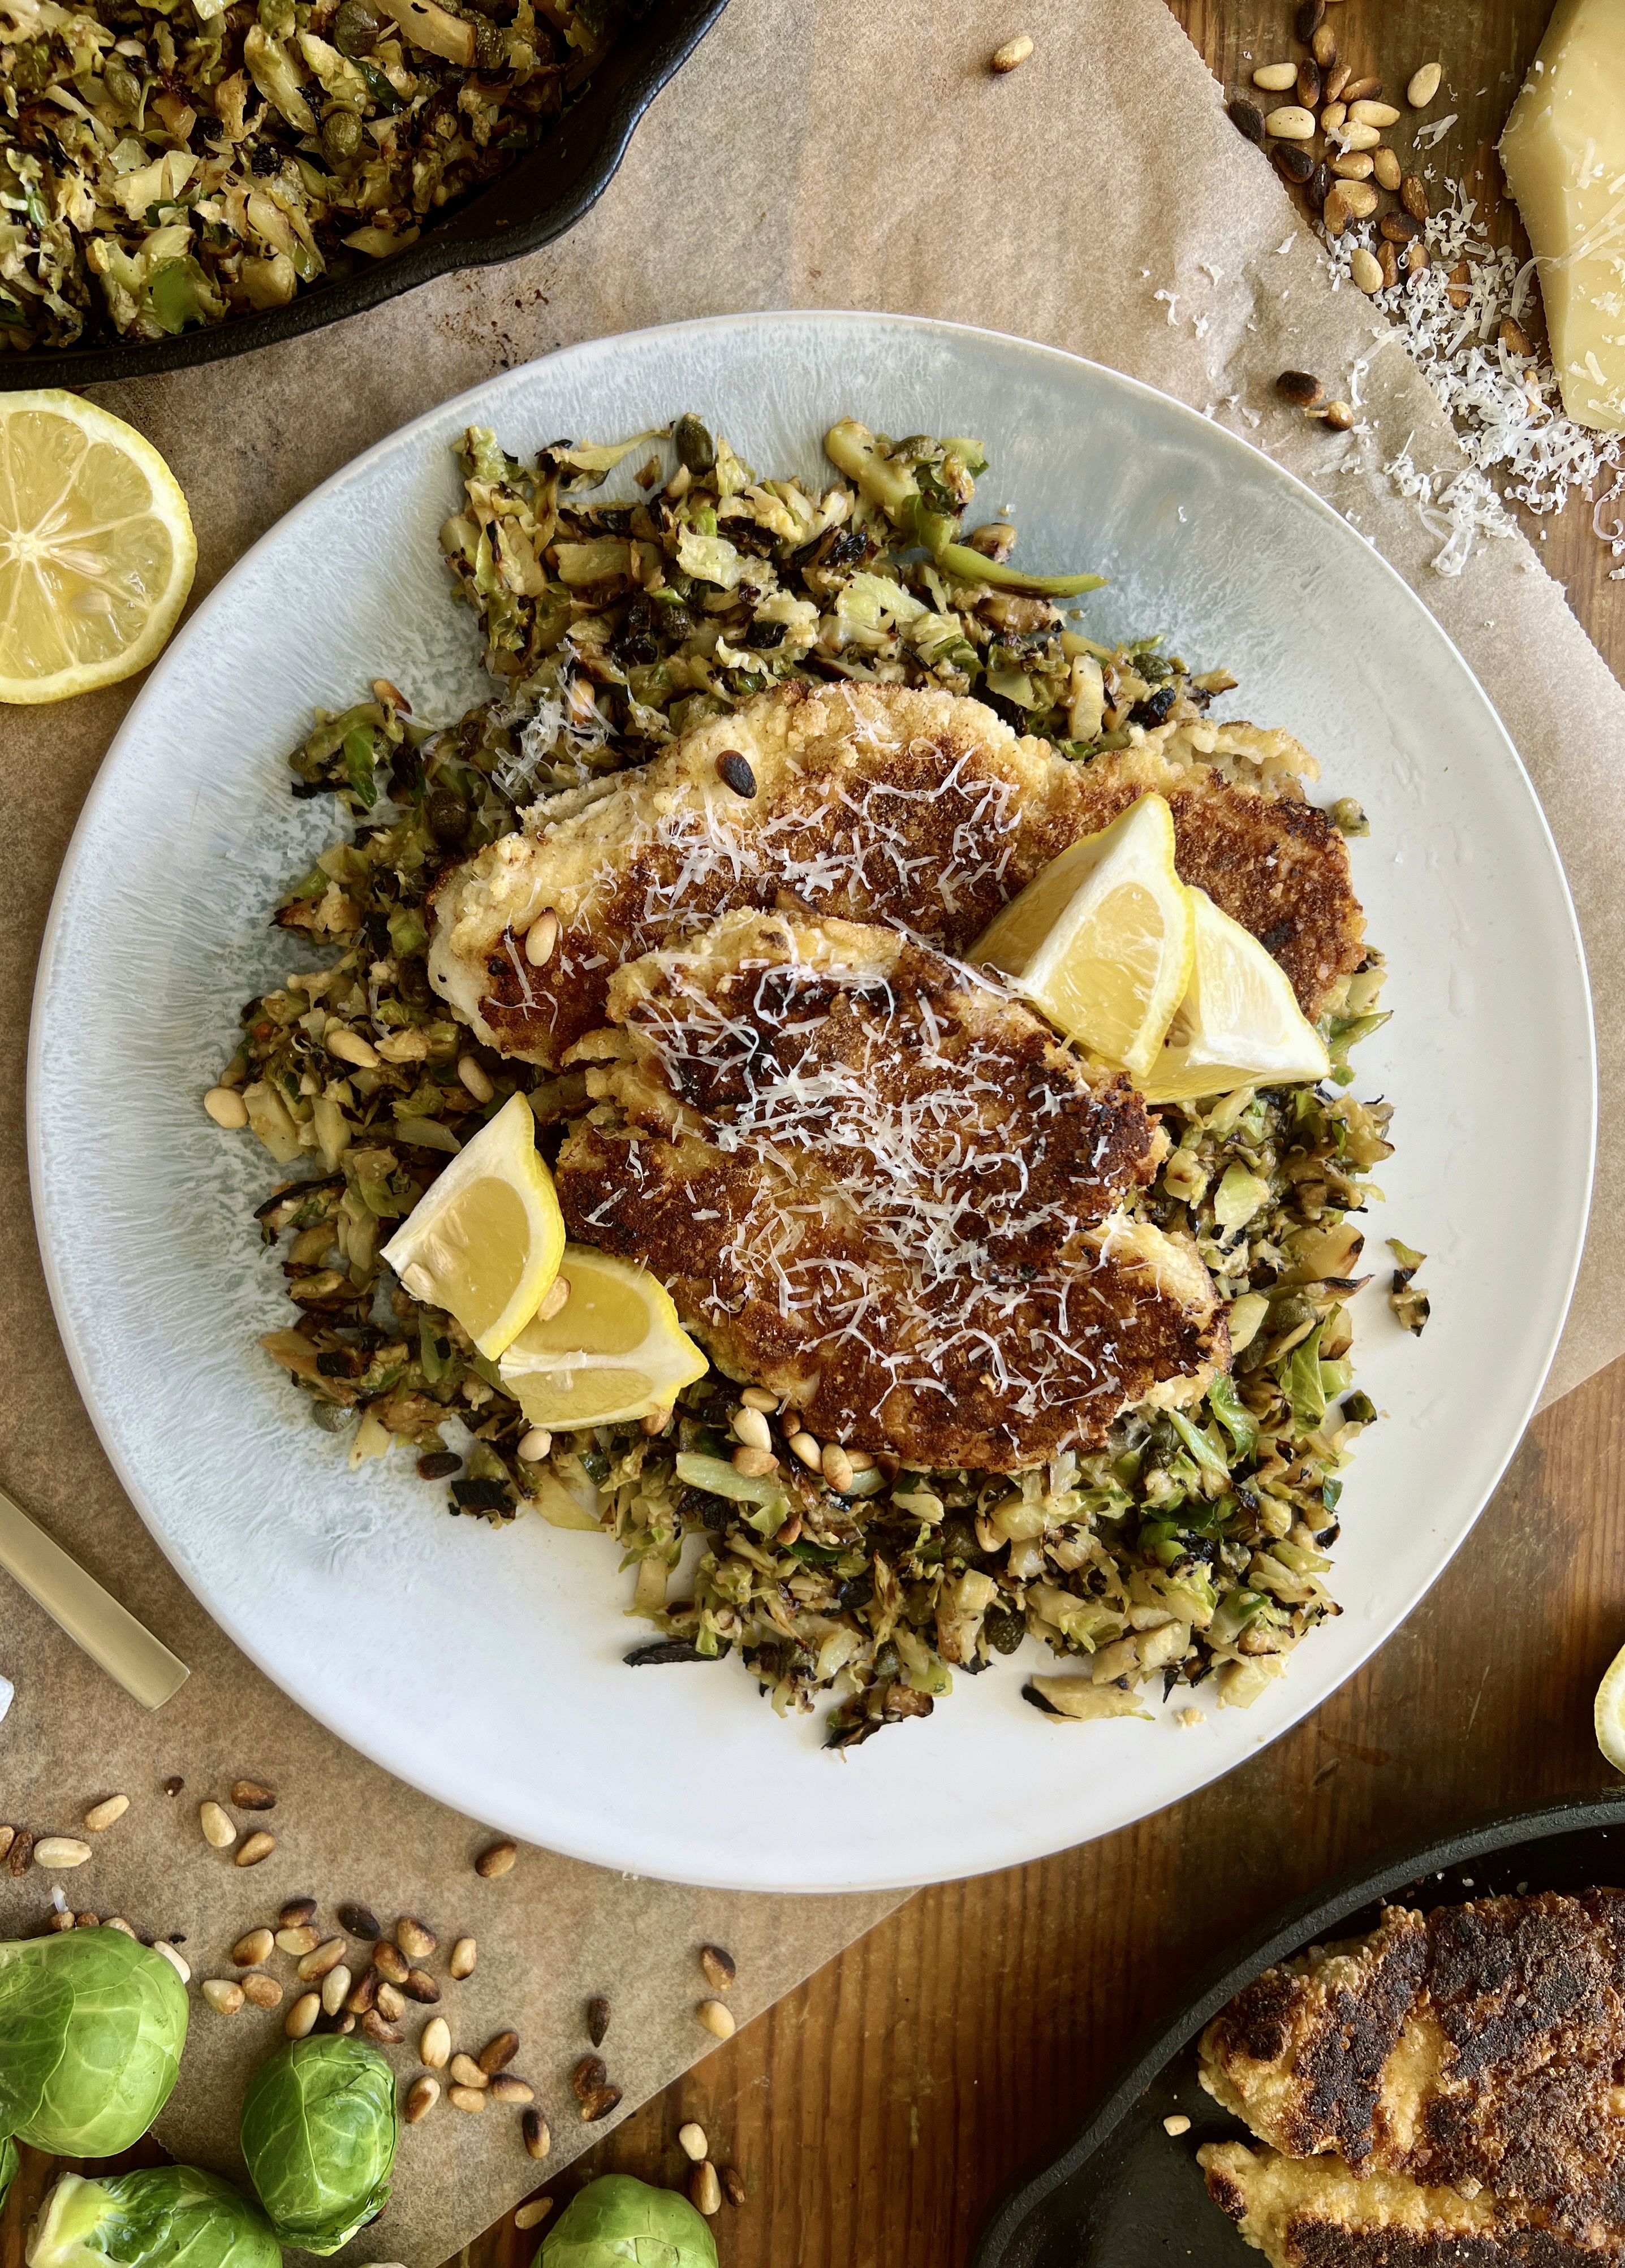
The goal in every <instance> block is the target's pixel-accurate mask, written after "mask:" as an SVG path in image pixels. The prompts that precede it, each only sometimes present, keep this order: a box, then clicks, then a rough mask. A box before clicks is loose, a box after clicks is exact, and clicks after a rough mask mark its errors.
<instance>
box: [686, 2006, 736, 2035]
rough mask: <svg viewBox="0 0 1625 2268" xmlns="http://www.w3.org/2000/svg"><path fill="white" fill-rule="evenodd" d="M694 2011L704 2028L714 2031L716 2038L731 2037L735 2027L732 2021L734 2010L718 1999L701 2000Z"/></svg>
mask: <svg viewBox="0 0 1625 2268" xmlns="http://www.w3.org/2000/svg"><path fill="white" fill-rule="evenodd" d="M694 2013H695V2014H696V2015H698V2018H699V2021H700V2022H701V2023H702V2024H704V2026H705V2029H706V2030H707V2031H708V2032H712V2033H714V2035H715V2036H716V2037H717V2038H718V2039H720V2040H731V2039H732V2038H733V2036H734V2033H735V2029H737V2028H736V2026H735V2022H734V2012H733V2010H732V2009H731V2008H728V2007H724V2006H723V2004H722V2002H721V2001H720V2000H702V2001H701V2002H700V2004H699V2006H698V2008H697V2009H696V2010H695V2012H694Z"/></svg>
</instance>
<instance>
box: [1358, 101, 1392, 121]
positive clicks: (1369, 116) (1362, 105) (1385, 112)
mask: <svg viewBox="0 0 1625 2268" xmlns="http://www.w3.org/2000/svg"><path fill="white" fill-rule="evenodd" d="M1348 115H1349V117H1350V118H1352V119H1353V121H1354V122H1355V125H1356V126H1397V125H1398V124H1399V122H1400V114H1399V112H1398V111H1397V110H1396V109H1395V108H1394V107H1393V105H1392V103H1391V102H1371V101H1361V102H1351V103H1350V104H1349V106H1348Z"/></svg>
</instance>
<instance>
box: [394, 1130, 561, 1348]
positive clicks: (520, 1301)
mask: <svg viewBox="0 0 1625 2268" xmlns="http://www.w3.org/2000/svg"><path fill="white" fill-rule="evenodd" d="M564 1249H565V1222H564V1216H563V1214H562V1213H561V1212H560V1211H559V1210H558V1195H557V1193H556V1191H555V1189H554V1188H553V1176H552V1175H551V1174H550V1173H549V1171H548V1169H547V1162H546V1160H544V1159H543V1157H542V1155H541V1153H540V1152H539V1151H538V1150H537V1148H536V1120H535V1119H534V1118H533V1117H532V1116H531V1113H530V1105H529V1104H528V1102H527V1101H526V1100H525V1098H524V1096H523V1095H522V1094H515V1095H512V1096H510V1098H509V1099H508V1101H506V1102H505V1103H504V1104H503V1106H502V1108H501V1109H500V1110H499V1111H498V1113H497V1115H496V1116H495V1117H494V1118H492V1119H491V1120H490V1122H489V1123H487V1124H486V1125H484V1126H483V1127H482V1128H481V1129H480V1131H479V1132H478V1133H477V1134H476V1136H475V1138H474V1139H473V1140H472V1141H471V1142H470V1143H469V1145H468V1146H467V1148H466V1149H463V1150H462V1151H460V1152H458V1154H457V1156H456V1157H454V1159H453V1160H452V1162H451V1163H450V1165H449V1166H447V1168H446V1170H445V1172H444V1173H443V1174H442V1175H440V1177H439V1180H438V1181H437V1182H435V1184H434V1186H433V1187H432V1189H430V1190H429V1191H428V1192H427V1194H426V1195H425V1197H423V1198H422V1200H421V1201H420V1202H419V1203H418V1204H417V1205H416V1206H414V1208H413V1210H412V1211H411V1212H410V1213H409V1215H408V1216H407V1218H406V1219H405V1220H404V1221H403V1224H402V1226H400V1227H399V1228H398V1229H397V1230H396V1231H395V1234H394V1235H393V1236H392V1237H391V1238H390V1240H389V1241H388V1244H386V1245H385V1247H384V1252H383V1256H384V1258H385V1259H386V1260H387V1261H388V1263H389V1265H390V1266H391V1267H392V1268H393V1269H394V1270H395V1274H396V1275H397V1276H398V1277H399V1278H400V1279H401V1281H402V1283H403V1284H404V1285H405V1286H406V1288H407V1290H408V1291H409V1292H410V1293H411V1295H412V1297H413V1299H415V1300H425V1301H426V1302H427V1303H428V1304H429V1305H430V1306H432V1307H446V1308H447V1309H449V1311H450V1312H451V1314H454V1315H455V1317H456V1318H457V1321H458V1322H460V1323H461V1324H462V1328H463V1329H464V1330H465V1331H467V1333H468V1334H469V1337H470V1338H471V1339H472V1340H473V1342H474V1344H475V1345H476V1347H477V1348H478V1349H479V1351H480V1352H481V1353H482V1354H483V1355H484V1356H486V1357H487V1358H488V1359H491V1360H492V1361H494V1360H495V1359H496V1358H497V1356H499V1354H501V1353H503V1352H504V1351H506V1348H508V1347H509V1346H511V1345H512V1344H513V1341H514V1340H515V1339H516V1338H517V1337H518V1336H519V1334H520V1332H521V1331H522V1330H523V1329H524V1328H525V1325H526V1324H527V1323H528V1322H529V1321H530V1319H531V1317H532V1316H533V1315H534V1314H536V1309H537V1308H538V1307H540V1306H541V1304H542V1301H543V1298H544V1296H545V1295H546V1293H547V1292H549V1291H550V1289H551V1288H552V1284H553V1279H554V1278H555V1277H556V1276H557V1275H558V1263H559V1261H560V1260H561V1259H562V1257H563V1256H564Z"/></svg>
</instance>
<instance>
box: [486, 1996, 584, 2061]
mask: <svg viewBox="0 0 1625 2268" xmlns="http://www.w3.org/2000/svg"><path fill="white" fill-rule="evenodd" d="M604 2005H605V2007H608V2006H609V2003H608V2002H607V2001H606V2002H605V2004H604ZM608 2030H609V2025H608V2023H607V2022H606V2024H605V2025H604V2031H608ZM602 2037H603V2032H597V2033H595V2034H594V2036H593V2045H594V2046H595V2047H596V2046H597V2044H598V2043H599V2041H600V2040H602ZM518 2053H519V2034H518V2033H517V2032H497V2033H494V2034H493V2035H492V2036H491V2038H490V2039H488V2040H487V2041H486V2043H485V2044H484V2047H483V2048H482V2049H481V2050H480V2051H479V2055H478V2057H477V2058H476V2060H477V2062H478V2064H479V2067H480V2069H481V2070H482V2071H483V2072H485V2073H488V2074H489V2073H491V2072H497V2071H506V2069H507V2067H508V2066H509V2064H511V2063H512V2062H513V2058H514V2057H515V2056H516V2055H517V2054H518Z"/></svg>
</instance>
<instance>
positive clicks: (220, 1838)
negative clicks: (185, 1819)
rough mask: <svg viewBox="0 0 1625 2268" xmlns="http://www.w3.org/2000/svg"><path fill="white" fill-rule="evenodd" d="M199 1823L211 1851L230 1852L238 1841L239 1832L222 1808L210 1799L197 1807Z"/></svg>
mask: <svg viewBox="0 0 1625 2268" xmlns="http://www.w3.org/2000/svg"><path fill="white" fill-rule="evenodd" d="M197 1823H198V1825H199V1826H200V1827H201V1828H202V1829H203V1840H204V1842H205V1843H207V1844H208V1845H209V1847H210V1849H211V1851H229V1850H230V1849H231V1847H232V1845H233V1843H235V1841H236V1840H237V1830H236V1828H235V1827H234V1826H233V1824H232V1822H231V1820H230V1818H229V1817H228V1816H227V1815H226V1814H225V1812H224V1811H223V1810H222V1809H221V1808H220V1806H219V1805H218V1803H217V1802H216V1801H215V1800H214V1798H213V1797H212V1796H211V1797H210V1799H209V1800H208V1801H207V1802H206V1803H200V1804H199V1805H198V1807H197Z"/></svg>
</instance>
